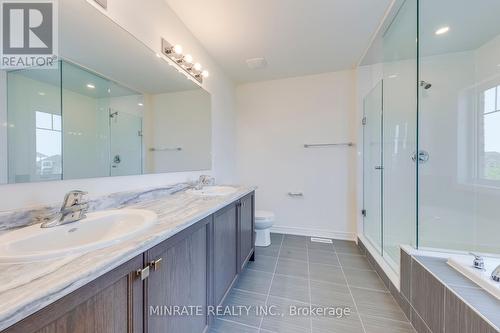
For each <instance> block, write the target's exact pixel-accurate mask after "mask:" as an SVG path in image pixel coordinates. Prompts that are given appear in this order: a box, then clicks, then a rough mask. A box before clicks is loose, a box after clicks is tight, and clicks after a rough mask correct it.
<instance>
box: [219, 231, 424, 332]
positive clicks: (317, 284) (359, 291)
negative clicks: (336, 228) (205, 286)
mask: <svg viewBox="0 0 500 333" xmlns="http://www.w3.org/2000/svg"><path fill="white" fill-rule="evenodd" d="M271 239H272V244H271V245H270V246H268V247H265V248H262V247H259V248H257V250H256V257H255V261H254V262H250V263H249V264H248V266H247V268H246V269H245V270H244V271H243V272H242V273H241V276H240V278H239V280H238V281H237V283H236V285H235V286H234V288H233V290H232V291H231V292H230V294H229V295H228V296H227V298H226V300H225V303H224V305H226V306H230V307H231V306H238V305H240V306H241V305H248V306H254V308H252V310H251V311H250V312H249V313H248V314H247V313H246V311H243V313H242V315H226V316H221V317H218V319H217V320H216V321H215V323H214V325H213V328H212V329H211V332H212V333H237V332H243V333H245V332H248V333H258V332H262V333H270V332H275V333H281V332H286V333H295V332H297V333H303V332H304V333H307V332H311V333H414V332H415V331H414V329H413V327H412V326H411V325H410V323H409V322H408V320H407V318H406V317H405V315H404V313H403V311H402V310H401V308H400V307H399V306H398V304H397V303H396V301H395V300H394V298H393V297H392V296H391V294H390V293H389V291H388V290H387V289H386V288H385V286H384V284H383V283H382V280H381V279H380V278H379V276H378V275H377V273H376V272H375V271H374V270H373V268H372V267H371V265H370V264H369V263H368V260H367V259H366V257H365V256H363V255H362V253H361V252H360V251H359V249H358V247H357V246H356V244H355V243H354V242H348V241H341V240H334V241H333V245H332V244H324V243H313V242H311V241H310V238H309V237H302V236H292V235H281V234H272V238H271ZM271 305H273V307H272V308H271V307H270V306H271ZM266 306H267V309H272V311H273V313H274V314H275V315H267V316H266V315H262V314H257V313H255V309H257V308H262V309H266ZM290 306H293V307H296V308H299V307H304V308H306V309H308V308H309V306H311V307H312V308H314V309H318V308H320V307H338V308H345V307H348V308H349V309H350V311H351V313H350V315H348V316H344V317H342V318H338V317H335V316H328V315H327V316H320V315H317V316H310V315H302V316H292V315H290V314H289V309H290ZM276 313H279V314H280V315H276Z"/></svg>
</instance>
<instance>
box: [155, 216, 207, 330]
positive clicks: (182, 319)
mask: <svg viewBox="0 0 500 333" xmlns="http://www.w3.org/2000/svg"><path fill="white" fill-rule="evenodd" d="M210 221H211V218H210V217H209V218H207V219H205V221H202V222H198V223H197V224H196V225H194V226H192V227H191V228H188V229H186V230H184V231H182V232H181V233H180V234H177V235H175V236H174V237H172V238H171V239H168V240H166V241H165V242H163V243H162V244H160V245H158V246H156V247H154V248H152V249H151V250H149V251H148V252H147V254H146V257H147V260H148V262H151V263H153V264H152V265H151V266H150V268H151V271H150V275H149V278H148V279H147V281H146V285H147V307H146V309H145V310H146V311H145V316H146V318H147V319H146V320H147V332H148V333H170V332H172V333H176V332H192V333H202V332H203V331H204V330H205V329H206V328H207V326H208V318H207V315H206V312H207V305H208V304H209V299H208V298H209V294H208V290H209V277H208V272H209V269H208V257H209V255H208V253H209V239H208V237H209V231H210V230H209V228H210V225H211V224H210V223H209V222H210ZM158 260H161V261H160V262H159V263H158V264H156V265H155V264H154V262H158ZM155 267H156V269H155ZM176 309H177V311H178V312H175V311H176ZM186 311H187V312H186Z"/></svg>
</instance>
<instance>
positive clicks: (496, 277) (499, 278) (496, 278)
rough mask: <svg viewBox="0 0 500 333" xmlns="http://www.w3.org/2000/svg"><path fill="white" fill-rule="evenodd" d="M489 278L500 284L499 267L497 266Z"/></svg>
mask: <svg viewBox="0 0 500 333" xmlns="http://www.w3.org/2000/svg"><path fill="white" fill-rule="evenodd" d="M491 278H492V279H493V281H496V282H500V265H498V267H497V268H495V269H494V270H493V272H492V273H491Z"/></svg>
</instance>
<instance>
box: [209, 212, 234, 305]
mask: <svg viewBox="0 0 500 333" xmlns="http://www.w3.org/2000/svg"><path fill="white" fill-rule="evenodd" d="M213 223H214V297H215V304H216V305H218V304H220V302H221V301H222V299H223V298H224V295H225V294H226V292H227V290H228V289H229V288H230V287H231V285H232V284H233V281H234V279H235V277H236V274H237V268H238V257H237V231H238V220H237V211H236V204H231V205H229V206H227V207H225V208H223V209H221V210H220V211H218V212H217V213H215V215H214V222H213Z"/></svg>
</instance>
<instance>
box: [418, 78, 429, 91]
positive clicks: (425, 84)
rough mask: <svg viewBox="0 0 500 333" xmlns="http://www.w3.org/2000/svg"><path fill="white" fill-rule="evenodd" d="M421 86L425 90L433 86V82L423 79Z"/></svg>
mask: <svg viewBox="0 0 500 333" xmlns="http://www.w3.org/2000/svg"><path fill="white" fill-rule="evenodd" d="M420 86H421V87H422V88H424V89H425V90H429V89H430V88H431V87H432V83H429V82H427V81H424V80H422V81H420Z"/></svg>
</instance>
